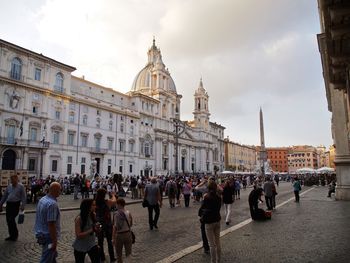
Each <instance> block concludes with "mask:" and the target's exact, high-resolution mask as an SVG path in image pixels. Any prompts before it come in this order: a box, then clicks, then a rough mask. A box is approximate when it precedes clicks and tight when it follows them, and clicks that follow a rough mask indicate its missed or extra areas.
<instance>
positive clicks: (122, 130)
mask: <svg viewBox="0 0 350 263" xmlns="http://www.w3.org/2000/svg"><path fill="white" fill-rule="evenodd" d="M120 132H124V124H123V123H121V124H120Z"/></svg>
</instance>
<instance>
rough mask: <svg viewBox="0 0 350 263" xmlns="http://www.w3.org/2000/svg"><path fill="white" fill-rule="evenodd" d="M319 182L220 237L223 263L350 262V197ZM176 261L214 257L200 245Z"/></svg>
mask: <svg viewBox="0 0 350 263" xmlns="http://www.w3.org/2000/svg"><path fill="white" fill-rule="evenodd" d="M326 193H327V188H326V187H315V188H314V189H313V190H311V191H309V192H307V193H306V194H305V195H304V196H302V197H301V199H300V203H295V202H293V201H290V202H288V203H286V204H285V205H283V206H281V207H279V208H278V209H277V210H276V211H275V212H274V213H273V216H272V219H271V220H269V221H265V222H251V223H249V224H247V225H245V226H243V227H242V228H240V229H238V230H236V231H234V232H232V233H229V234H227V235H225V236H223V237H221V245H222V261H221V262H249V263H254V262H259V263H261V262H269V263H270V262H271V263H273V262H298V263H300V262H317V263H319V262H327V263H328V262H332V263H333V262H334V263H343V262H344V263H348V262H350V202H349V201H335V200H334V198H327V197H326ZM176 262H177V263H185V262H186V263H188V262H193V263H195V262H201V263H205V262H210V256H209V255H206V254H204V253H203V252H202V250H197V251H195V252H193V253H191V254H189V255H187V256H185V257H183V258H181V259H180V260H178V261H176Z"/></svg>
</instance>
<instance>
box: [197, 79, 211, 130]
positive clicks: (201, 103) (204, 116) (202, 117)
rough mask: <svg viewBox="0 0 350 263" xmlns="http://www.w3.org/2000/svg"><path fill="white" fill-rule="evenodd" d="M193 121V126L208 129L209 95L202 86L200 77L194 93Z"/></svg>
mask: <svg viewBox="0 0 350 263" xmlns="http://www.w3.org/2000/svg"><path fill="white" fill-rule="evenodd" d="M193 115H194V123H195V127H201V128H204V129H206V130H207V129H209V116H210V113H209V96H208V93H207V92H206V90H205V89H204V88H203V81H202V78H201V79H200V81H199V87H198V89H197V90H196V91H195V93H194V112H193Z"/></svg>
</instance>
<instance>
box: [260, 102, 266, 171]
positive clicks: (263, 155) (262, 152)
mask: <svg viewBox="0 0 350 263" xmlns="http://www.w3.org/2000/svg"><path fill="white" fill-rule="evenodd" d="M266 161H267V154H266V148H265V135H264V118H263V113H262V109H261V107H260V162H261V166H260V167H261V174H262V175H263V176H265V163H266Z"/></svg>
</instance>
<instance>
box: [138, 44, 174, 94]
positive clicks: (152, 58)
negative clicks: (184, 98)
mask: <svg viewBox="0 0 350 263" xmlns="http://www.w3.org/2000/svg"><path fill="white" fill-rule="evenodd" d="M155 89H160V90H164V91H166V92H171V93H175V94H176V86H175V82H174V80H173V78H172V77H171V76H170V73H169V71H168V69H167V68H166V67H165V65H164V63H163V60H162V55H161V52H160V49H158V48H157V47H156V45H155V40H153V46H152V47H151V48H150V49H149V50H148V63H147V65H146V66H145V67H144V68H143V69H142V70H141V71H140V72H139V73H138V74H137V75H136V77H135V79H134V82H133V84H132V87H131V91H140V92H148V91H151V90H155Z"/></svg>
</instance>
